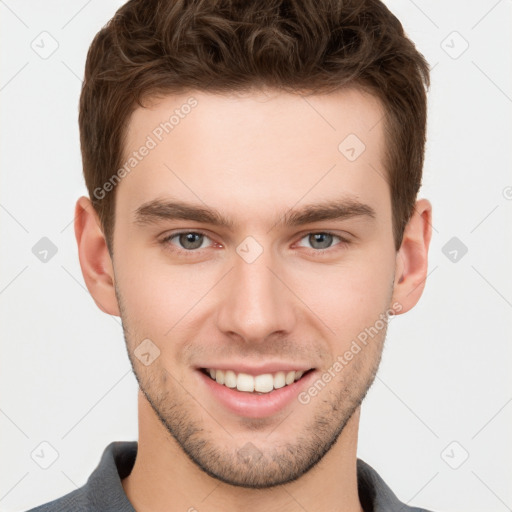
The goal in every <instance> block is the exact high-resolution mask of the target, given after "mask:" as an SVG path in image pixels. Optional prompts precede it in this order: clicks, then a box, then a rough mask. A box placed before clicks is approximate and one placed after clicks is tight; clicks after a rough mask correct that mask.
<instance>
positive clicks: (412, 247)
mask: <svg viewBox="0 0 512 512" xmlns="http://www.w3.org/2000/svg"><path fill="white" fill-rule="evenodd" d="M431 237H432V205H431V204H430V202H429V201H428V200H427V199H420V200H418V201H417V202H416V205H415V207H414V212H413V214H412V216H411V219H410V220H409V222H408V223H407V225H406V227H405V230H404V236H403V240H402V245H401V246H400V249H399V251H398V252H397V255H396V266H395V283H394V288H393V300H392V304H394V303H397V304H400V306H401V308H398V307H397V308H394V310H395V312H396V314H401V313H406V312H407V311H409V310H410V309H412V308H413V307H414V306H415V305H416V303H417V302H418V300H419V299H420V297H421V294H422V293H423V289H424V288H425V280H426V278H427V270H428V248H429V245H430V239H431Z"/></svg>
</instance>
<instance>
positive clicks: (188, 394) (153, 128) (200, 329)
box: [113, 89, 399, 487]
mask: <svg viewBox="0 0 512 512" xmlns="http://www.w3.org/2000/svg"><path fill="white" fill-rule="evenodd" d="M191 97H193V98H194V99H193V100H190V98H191ZM185 105H189V107H185ZM173 112H174V113H175V114H176V115H175V118H174V119H173V120H172V121H171V123H173V126H171V128H169V125H163V126H165V127H166V128H167V130H168V133H167V132H166V130H165V129H164V128H162V125H161V123H165V121H168V120H169V117H170V115H172V114H173ZM382 116H383V110H382V108H381V105H380V103H379V102H378V100H376V99H375V98H373V97H372V96H369V95H366V94H364V93H362V92H360V91H358V90H353V89H351V90H345V91H341V92H336V93H333V94H329V95H317V96H310V97H307V98H306V99H303V98H301V97H300V96H298V95H291V94H283V93H276V92H269V91H267V92H263V91H259V92H252V93H246V94H243V95H240V94H236V95H235V94H232V95H222V96H221V95H213V94H207V93H201V92H193V93H188V94H183V95H176V96H168V97H165V98H161V99H158V100H156V99H155V100H153V101H152V103H151V104H150V106H149V108H146V109H138V110H136V111H135V112H134V114H133V116H132V117H131V119H130V124H129V130H128V134H127V139H126V146H125V147H126V153H127V155H126V156H127V159H128V157H129V155H133V151H138V155H139V156H136V158H137V163H136V165H134V166H133V168H132V169H131V170H130V171H129V172H127V173H126V175H125V177H123V179H122V180H121V182H120V183H119V184H118V185H117V187H116V201H117V202H116V219H115V231H114V255H113V268H114V274H115V291H116V296H117V300H118V303H119V307H120V313H121V318H122V322H123V329H124V333H125V339H126V344H127V348H128V354H129V357H130V360H131V363H132V365H133V369H134V372H135V374H136V377H137V380H138V382H139V385H140V388H141V390H142V392H143V393H144V395H145V397H146V399H147V400H148V402H149V403H150V404H151V406H152V408H153V409H154V412H155V413H156V414H157V416H158V417H159V419H160V421H161V423H162V425H163V426H165V429H166V430H167V431H168V432H169V433H170V434H171V435H172V437H173V438H174V439H175V440H176V442H177V443H178V444H179V446H181V448H182V449H183V451H184V452H185V453H186V454H187V455H188V456H189V457H190V459H192V460H193V461H194V462H195V463H196V464H197V465H198V466H199V467H200V468H201V469H202V470H203V471H205V472H206V473H208V474H210V475H211V476H214V477H215V478H217V479H220V480H222V481H224V482H227V483H230V484H233V485H239V486H245V487H270V486H274V485H278V484H282V483H285V482H289V481H292V480H294V479H297V478H298V477H299V476H301V475H302V474H304V473H305V472H307V471H308V470H309V469H311V468H312V467H313V466H314V465H315V464H316V463H317V462H318V461H319V460H321V459H322V457H323V456H324V455H325V454H326V453H327V452H328V451H329V449H330V448H331V447H332V446H333V445H334V443H335V442H336V440H337V439H338V436H339V435H340V433H341V432H342V430H343V427H344V426H345V424H346V423H347V421H348V420H349V419H350V417H351V416H352V415H353V413H354V411H356V410H357V408H358V406H359V404H360V403H361V400H362V399H363V397H364V395H365V393H366V391H367V390H368V388H369V386H370V385H371V383H372V381H373V378H374V376H375V372H376V370H377V367H378V364H379V360H380V355H381V351H382V346H383V342H384V338H385V333H386V322H385V319H387V315H388V313H390V309H391V308H395V309H396V307H397V304H396V303H393V284H394V279H395V264H396V252H395V249H394V242H393V235H392V217H391V199H390V192H389V188H388V185H387V183H386V181H385V179H384V178H383V176H384V169H383V166H382V158H383V151H384V138H383V131H382V130H383V124H382V122H379V121H381V120H382ZM158 128H160V129H158ZM350 134H353V135H350ZM347 136H349V138H348V139H346V138H347ZM148 137H149V138H148ZM356 137H357V138H356ZM150 139H151V140H150ZM345 139H346V140H345ZM340 143H341V145H340ZM362 144H364V147H363V145H362ZM143 145H146V147H147V148H149V149H148V150H147V151H144V150H141V151H139V148H141V146H143ZM142 153H145V155H142ZM139 157H140V158H139ZM398 307H399V306H398ZM364 333H366V335H365V334H364ZM369 333H370V334H369ZM363 340H365V341H364V342H363ZM356 347H359V350H357V348H356ZM350 353H351V354H352V356H350ZM336 362H338V364H336ZM212 377H213V378H212ZM254 386H255V387H256V390H255V391H250V390H251V389H254ZM315 390H316V391H315Z"/></svg>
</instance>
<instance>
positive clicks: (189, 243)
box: [179, 233, 203, 249]
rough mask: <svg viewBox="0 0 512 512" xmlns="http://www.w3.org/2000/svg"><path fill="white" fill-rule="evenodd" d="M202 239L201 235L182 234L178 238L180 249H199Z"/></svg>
mask: <svg viewBox="0 0 512 512" xmlns="http://www.w3.org/2000/svg"><path fill="white" fill-rule="evenodd" d="M202 237H203V235H202V234H201V233H182V234H181V235H180V236H179V241H180V244H181V245H182V247H184V248H186V249H198V248H199V247H201V244H202V242H203V240H202ZM194 239H195V241H194ZM198 240H199V243H198Z"/></svg>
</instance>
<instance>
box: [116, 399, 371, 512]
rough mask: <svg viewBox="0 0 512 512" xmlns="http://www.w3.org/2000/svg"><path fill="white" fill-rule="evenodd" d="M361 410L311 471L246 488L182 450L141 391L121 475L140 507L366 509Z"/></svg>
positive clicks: (249, 511) (143, 511) (251, 511)
mask: <svg viewBox="0 0 512 512" xmlns="http://www.w3.org/2000/svg"><path fill="white" fill-rule="evenodd" d="M358 426H359V409H357V411H356V412H355V413H354V414H353V416H352V417H351V419H350V420H349V421H348V423H347V424H346V426H345V428H344V429H343V432H342V433H341V435H340V436H339V438H338V440H337V442H336V443H335V445H334V446H333V447H332V448H331V449H330V450H329V452H328V453H327V454H326V455H325V457H323V458H322V460H320V462H319V463H318V464H317V465H316V466H314V467H313V468H312V469H311V470H310V471H309V472H308V473H306V474H305V475H303V476H302V477H300V478H299V479H298V480H296V481H294V482H290V483H288V484H284V485H280V486H276V487H273V488H270V489H244V488H242V487H235V486H231V485H228V484H225V483H223V482H220V481H219V480H216V479H215V478H212V477H210V476H209V475H207V474H206V473H204V472H203V471H202V470H201V469H199V468H198V467H197V466H196V465H195V464H194V463H193V462H192V461H191V460H190V459H189V458H188V457H187V455H186V454H185V453H184V452H183V450H182V449H181V447H180V446H179V445H178V444H177V443H176V441H175V440H174V438H173V437H172V436H171V435H170V434H169V433H168V432H167V430H166V429H165V428H164V426H163V425H162V424H161V422H160V421H159V419H158V418H157V416H156V415H155V413H154V411H153V409H152V408H151V406H150V404H149V403H148V402H147V400H146V399H145V397H144V395H143V394H142V393H141V392H140V391H139V441H138V450H137V457H136V460H135V464H134V467H133V470H132V472H131V473H130V475H129V476H128V477H126V478H125V479H124V480H122V485H123V488H124V491H125V493H126V495H127V497H128V499H129V500H130V502H131V503H132V505H133V507H134V508H135V509H136V510H137V511H138V512H147V511H150V510H168V511H171V512H174V511H184V510H186V511H190V512H194V511H196V512H197V511H198V510H200V511H201V512H209V511H211V512H214V511H218V510H223V511H225V512H235V511H238V510H244V511H246V512H256V511H258V512H259V511H261V510H265V511H267V512H273V511H280V512H296V511H297V512H299V511H300V512H303V511H304V510H308V511H311V512H313V511H323V510H333V511H339V512H363V509H362V508H361V504H360V502H359V497H358V491H357V467H356V463H357V455H356V450H357V430H358Z"/></svg>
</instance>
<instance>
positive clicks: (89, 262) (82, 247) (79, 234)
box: [75, 196, 120, 316]
mask: <svg viewBox="0 0 512 512" xmlns="http://www.w3.org/2000/svg"><path fill="white" fill-rule="evenodd" d="M75 236H76V242H77V245H78V257H79V260H80V267H81V269H82V275H83V276H84V281H85V284H86V285H87V289H88V290H89V292H90V294H91V296H92V298H93V299H94V302H96V305H97V306H98V307H99V308H100V309H101V310H102V311H104V312H105V313H108V314H109V315H115V316H120V313H119V306H118V303H117V298H116V294H115V286H114V268H113V265H112V260H111V257H110V254H109V252H108V247H107V243H106V241H105V236H104V234H103V231H102V229H101V225H100V222H99V218H98V214H97V213H96V210H95V209H94V207H93V205H92V203H91V200H90V199H89V198H88V197H85V196H82V197H80V198H79V199H78V201H77V202H76V207H75Z"/></svg>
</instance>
